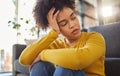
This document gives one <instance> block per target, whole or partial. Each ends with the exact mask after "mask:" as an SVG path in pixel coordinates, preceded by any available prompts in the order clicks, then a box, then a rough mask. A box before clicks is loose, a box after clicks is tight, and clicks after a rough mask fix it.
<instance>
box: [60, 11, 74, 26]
mask: <svg viewBox="0 0 120 76" xmlns="http://www.w3.org/2000/svg"><path fill="white" fill-rule="evenodd" d="M73 14H74V12H72V13H71V14H70V17H71V16H73ZM64 21H65V19H63V20H61V21H59V22H58V24H59V23H61V22H64Z"/></svg>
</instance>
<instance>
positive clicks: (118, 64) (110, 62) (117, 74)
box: [105, 58, 120, 76]
mask: <svg viewBox="0 0 120 76" xmlns="http://www.w3.org/2000/svg"><path fill="white" fill-rule="evenodd" d="M105 73H106V76H120V58H106V59H105Z"/></svg>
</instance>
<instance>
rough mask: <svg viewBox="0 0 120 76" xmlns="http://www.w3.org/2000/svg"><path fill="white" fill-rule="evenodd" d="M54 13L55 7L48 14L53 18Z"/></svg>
mask: <svg viewBox="0 0 120 76" xmlns="http://www.w3.org/2000/svg"><path fill="white" fill-rule="evenodd" d="M54 11H55V8H54V7H53V8H51V9H50V11H49V12H48V16H51V17H52V16H53V13H54Z"/></svg>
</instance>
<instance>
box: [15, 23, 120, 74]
mask: <svg viewBox="0 0 120 76" xmlns="http://www.w3.org/2000/svg"><path fill="white" fill-rule="evenodd" d="M87 31H88V32H90V31H96V32H99V33H101V34H102V35H103V36H104V38H105V41H106V59H105V73H106V76H120V72H119V71H120V22H119V23H113V24H109V25H106V26H104V25H101V26H95V27H91V28H88V29H87ZM25 47H26V45H21V44H15V45H13V76H29V71H28V67H25V66H22V65H20V64H19V61H18V57H19V55H20V54H21V52H22V50H23V49H24V48H25Z"/></svg>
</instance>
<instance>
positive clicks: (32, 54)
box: [19, 30, 58, 65]
mask: <svg viewBox="0 0 120 76" xmlns="http://www.w3.org/2000/svg"><path fill="white" fill-rule="evenodd" d="M57 37H58V34H57V32H55V31H54V30H51V31H50V32H49V34H48V35H46V36H45V37H43V38H42V39H40V40H38V41H36V42H34V43H33V44H30V45H29V46H27V47H26V48H25V49H24V50H23V52H22V53H21V55H20V57H19V62H20V63H21V64H22V65H30V64H31V63H32V62H33V60H34V59H35V58H36V57H37V55H38V54H39V53H40V52H41V51H42V50H43V49H46V48H49V45H50V44H51V43H52V42H53V41H55V40H56V38H57Z"/></svg>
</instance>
